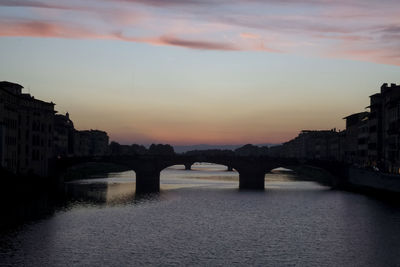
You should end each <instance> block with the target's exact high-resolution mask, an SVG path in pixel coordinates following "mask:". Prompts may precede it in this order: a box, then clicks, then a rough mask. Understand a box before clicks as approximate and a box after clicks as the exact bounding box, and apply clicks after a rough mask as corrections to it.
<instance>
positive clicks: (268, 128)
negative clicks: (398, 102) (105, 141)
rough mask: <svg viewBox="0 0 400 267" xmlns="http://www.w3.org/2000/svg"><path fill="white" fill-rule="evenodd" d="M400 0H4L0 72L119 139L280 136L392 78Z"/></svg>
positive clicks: (339, 111) (361, 99)
mask: <svg viewBox="0 0 400 267" xmlns="http://www.w3.org/2000/svg"><path fill="white" fill-rule="evenodd" d="M399 14H400V1H398V0H356V1H346V0H338V1H329V0H282V1H280V0H215V1H211V0H171V1H169V0H113V1H111V0H96V1H94V0H85V1H76V0H68V1H67V0H65V1H61V0H60V1H56V0H53V1H50V0H42V1H35V0H0V62H1V64H0V80H7V81H11V82H17V83H20V84H21V85H23V86H24V87H25V92H30V93H31V94H32V95H34V96H35V97H36V98H39V99H43V100H46V101H53V102H55V103H56V110H57V111H59V112H60V113H65V112H67V111H68V112H69V113H70V115H71V118H72V120H73V121H74V123H75V127H76V128H77V129H102V130H105V131H107V132H108V134H109V136H110V139H111V140H116V141H118V142H120V143H125V144H127V143H144V144H148V143H152V142H156V143H171V144H200V143H208V144H242V143H280V142H284V141H287V140H289V139H291V138H293V137H294V136H296V135H297V134H298V132H299V131H300V130H302V129H331V128H334V127H336V128H338V129H343V128H344V121H343V119H342V118H343V117H345V116H346V115H349V114H351V113H354V112H360V111H363V110H365V107H366V106H368V104H369V98H368V96H369V95H371V94H374V93H376V92H378V91H379V88H380V86H381V84H382V83H384V82H387V83H400V15H399Z"/></svg>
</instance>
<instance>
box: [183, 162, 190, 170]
mask: <svg viewBox="0 0 400 267" xmlns="http://www.w3.org/2000/svg"><path fill="white" fill-rule="evenodd" d="M184 165H185V170H187V171H190V170H192V163H185V164H184Z"/></svg>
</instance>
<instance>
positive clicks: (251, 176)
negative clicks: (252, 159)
mask: <svg viewBox="0 0 400 267" xmlns="http://www.w3.org/2000/svg"><path fill="white" fill-rule="evenodd" d="M239 189H251V190H264V189H265V172H263V171H254V170H245V171H239Z"/></svg>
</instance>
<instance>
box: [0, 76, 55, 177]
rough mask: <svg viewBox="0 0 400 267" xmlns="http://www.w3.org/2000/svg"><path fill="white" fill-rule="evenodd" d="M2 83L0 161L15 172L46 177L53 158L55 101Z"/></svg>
mask: <svg viewBox="0 0 400 267" xmlns="http://www.w3.org/2000/svg"><path fill="white" fill-rule="evenodd" d="M22 88H23V86H21V85H19V84H16V83H11V82H7V81H3V82H0V163H1V167H2V168H5V169H7V170H9V171H11V172H12V173H15V174H29V173H32V174H35V175H39V176H46V175H47V174H48V162H49V159H51V158H52V157H53V148H54V146H53V134H54V132H53V131H54V113H55V111H54V103H52V102H50V103H49V102H45V101H41V100H38V99H35V98H34V97H33V96H31V95H30V94H25V93H22Z"/></svg>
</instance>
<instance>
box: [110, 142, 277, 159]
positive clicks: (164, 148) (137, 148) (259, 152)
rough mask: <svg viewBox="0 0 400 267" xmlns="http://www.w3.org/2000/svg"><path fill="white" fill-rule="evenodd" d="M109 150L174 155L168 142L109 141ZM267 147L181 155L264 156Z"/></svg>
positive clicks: (121, 154)
mask: <svg viewBox="0 0 400 267" xmlns="http://www.w3.org/2000/svg"><path fill="white" fill-rule="evenodd" d="M109 152H110V154H111V155H114V156H124V155H126V156H134V155H175V154H177V153H175V151H174V148H173V147H172V146H171V145H169V144H151V145H150V147H149V148H146V147H145V146H143V145H138V144H132V145H121V144H119V143H117V142H114V141H113V142H111V143H110V146H109ZM268 152H269V149H268V147H267V146H261V147H259V146H255V145H252V144H247V145H244V146H242V147H239V148H237V149H235V150H229V149H207V150H192V151H187V152H184V153H182V154H183V155H192V156H197V155H204V154H207V155H231V156H235V155H236V156H266V155H268Z"/></svg>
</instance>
